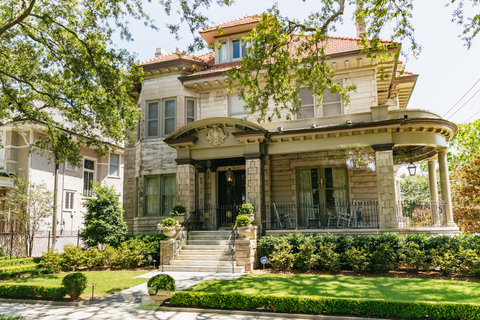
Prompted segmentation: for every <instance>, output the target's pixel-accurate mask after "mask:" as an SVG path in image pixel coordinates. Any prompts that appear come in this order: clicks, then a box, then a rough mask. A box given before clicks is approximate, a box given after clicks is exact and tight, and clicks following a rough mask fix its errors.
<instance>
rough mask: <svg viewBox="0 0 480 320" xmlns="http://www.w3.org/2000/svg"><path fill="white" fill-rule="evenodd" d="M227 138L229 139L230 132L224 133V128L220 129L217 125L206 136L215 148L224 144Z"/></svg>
mask: <svg viewBox="0 0 480 320" xmlns="http://www.w3.org/2000/svg"><path fill="white" fill-rule="evenodd" d="M227 137H228V132H226V133H224V132H223V130H222V128H220V127H219V126H218V125H216V124H214V125H213V126H212V128H211V129H210V130H209V131H208V133H207V134H206V135H205V138H206V139H207V141H208V143H210V144H211V145H212V146H214V147H216V146H219V145H221V144H222V143H224V142H225V140H226V139H227Z"/></svg>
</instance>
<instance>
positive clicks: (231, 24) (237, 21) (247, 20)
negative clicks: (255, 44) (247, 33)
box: [198, 14, 262, 34]
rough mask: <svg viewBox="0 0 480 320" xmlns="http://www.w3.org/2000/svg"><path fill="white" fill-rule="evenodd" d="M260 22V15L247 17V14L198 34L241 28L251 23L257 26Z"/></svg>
mask: <svg viewBox="0 0 480 320" xmlns="http://www.w3.org/2000/svg"><path fill="white" fill-rule="evenodd" d="M260 20H262V16H261V15H248V14H247V15H245V16H244V17H242V18H238V19H235V20H231V21H227V22H223V23H220V24H219V25H216V26H212V27H209V28H206V29H203V30H200V31H199V32H198V33H200V34H202V33H207V32H210V31H214V30H218V29H225V28H231V27H237V26H242V25H246V24H252V23H255V24H257V23H258V22H259V21H260Z"/></svg>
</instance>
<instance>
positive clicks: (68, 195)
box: [65, 191, 75, 210]
mask: <svg viewBox="0 0 480 320" xmlns="http://www.w3.org/2000/svg"><path fill="white" fill-rule="evenodd" d="M74 203H75V192H73V191H65V210H73V204H74Z"/></svg>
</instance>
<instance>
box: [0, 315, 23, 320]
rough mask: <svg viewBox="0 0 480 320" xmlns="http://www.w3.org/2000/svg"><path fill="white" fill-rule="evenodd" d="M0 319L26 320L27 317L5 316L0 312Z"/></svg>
mask: <svg viewBox="0 0 480 320" xmlns="http://www.w3.org/2000/svg"><path fill="white" fill-rule="evenodd" d="M0 320H28V319H27V318H24V317H20V316H6V315H4V314H0Z"/></svg>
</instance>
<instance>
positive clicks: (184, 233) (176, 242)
mask: <svg viewBox="0 0 480 320" xmlns="http://www.w3.org/2000/svg"><path fill="white" fill-rule="evenodd" d="M191 219H192V216H190V217H189V218H188V219H187V220H186V221H184V222H183V223H182V227H181V229H180V231H179V232H178V233H177V235H176V236H175V238H174V239H173V240H172V241H171V242H170V243H168V244H167V245H166V246H164V247H162V248H161V249H160V261H159V264H160V266H161V267H162V272H163V266H164V265H166V264H168V263H169V262H170V261H172V260H175V257H176V256H177V254H178V253H179V252H180V249H181V248H182V246H184V245H186V244H187V239H188V231H189V229H188V227H187V226H188V225H189V222H190V220H191Z"/></svg>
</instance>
